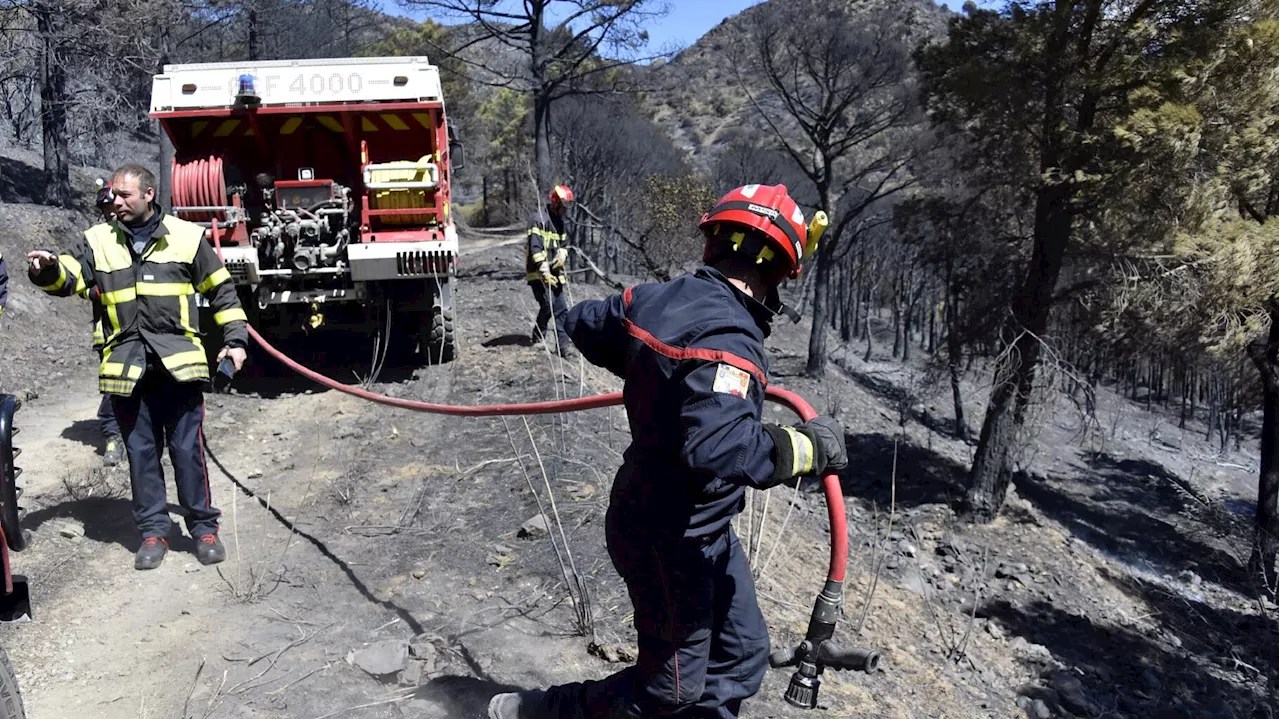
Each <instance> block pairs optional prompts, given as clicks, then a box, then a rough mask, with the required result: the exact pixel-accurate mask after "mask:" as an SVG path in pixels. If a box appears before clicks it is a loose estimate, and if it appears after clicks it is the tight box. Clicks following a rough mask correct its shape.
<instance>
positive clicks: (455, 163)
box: [449, 140, 467, 171]
mask: <svg viewBox="0 0 1280 719" xmlns="http://www.w3.org/2000/svg"><path fill="white" fill-rule="evenodd" d="M466 166H467V153H466V148H465V147H463V146H462V143H461V142H458V141H457V140H450V141H449V169H451V170H455V171H456V170H461V169H462V168H464V167H466Z"/></svg>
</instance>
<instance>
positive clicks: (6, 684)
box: [0, 647, 27, 719]
mask: <svg viewBox="0 0 1280 719" xmlns="http://www.w3.org/2000/svg"><path fill="white" fill-rule="evenodd" d="M0 719H27V711H26V709H25V708H23V706H22V692H21V691H19V689H18V676H17V675H16V674H14V673H13V664H12V663H11V662H10V661H9V655H8V654H7V653H5V651H4V648H3V647H0Z"/></svg>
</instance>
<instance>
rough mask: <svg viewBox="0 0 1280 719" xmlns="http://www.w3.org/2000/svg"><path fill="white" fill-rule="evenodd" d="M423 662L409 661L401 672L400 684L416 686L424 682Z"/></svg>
mask: <svg viewBox="0 0 1280 719" xmlns="http://www.w3.org/2000/svg"><path fill="white" fill-rule="evenodd" d="M422 670H423V667H422V662H409V663H408V665H406V666H405V668H404V669H403V670H402V671H401V672H400V676H399V677H398V678H397V680H398V681H399V683H400V686H405V687H416V686H418V685H419V684H421V683H422Z"/></svg>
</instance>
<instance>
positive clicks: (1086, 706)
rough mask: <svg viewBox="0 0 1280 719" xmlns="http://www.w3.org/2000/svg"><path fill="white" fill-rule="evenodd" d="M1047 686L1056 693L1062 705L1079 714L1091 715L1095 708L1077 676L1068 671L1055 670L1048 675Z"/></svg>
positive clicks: (1094, 712) (1095, 711)
mask: <svg viewBox="0 0 1280 719" xmlns="http://www.w3.org/2000/svg"><path fill="white" fill-rule="evenodd" d="M1049 687H1050V688H1051V689H1053V690H1054V691H1055V692H1057V693H1058V697H1059V698H1061V700H1062V706H1064V707H1066V709H1067V711H1069V712H1071V713H1072V714H1077V715H1079V716H1093V715H1094V714H1096V713H1097V708H1096V706H1095V705H1094V703H1093V700H1092V699H1090V698H1089V695H1088V694H1087V693H1086V692H1085V690H1084V684H1082V683H1081V682H1080V679H1079V677H1077V676H1075V675H1074V674H1072V673H1070V672H1065V671H1055V672H1053V673H1051V674H1050V675H1049Z"/></svg>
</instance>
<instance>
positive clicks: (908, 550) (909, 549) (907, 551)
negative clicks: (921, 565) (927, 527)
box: [898, 542, 917, 557]
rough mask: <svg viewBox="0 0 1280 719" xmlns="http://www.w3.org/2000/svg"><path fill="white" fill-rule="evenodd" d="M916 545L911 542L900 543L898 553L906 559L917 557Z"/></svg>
mask: <svg viewBox="0 0 1280 719" xmlns="http://www.w3.org/2000/svg"><path fill="white" fill-rule="evenodd" d="M916 551H917V550H916V545H914V544H912V543H911V542H898V552H899V553H900V554H902V556H904V557H914V556H916Z"/></svg>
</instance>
